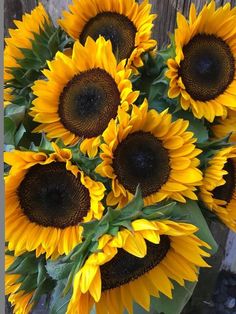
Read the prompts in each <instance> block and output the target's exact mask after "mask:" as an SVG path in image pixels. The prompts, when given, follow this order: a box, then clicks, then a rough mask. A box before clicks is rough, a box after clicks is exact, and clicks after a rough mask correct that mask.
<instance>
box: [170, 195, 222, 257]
mask: <svg viewBox="0 0 236 314" xmlns="http://www.w3.org/2000/svg"><path fill="white" fill-rule="evenodd" d="M173 213H174V215H175V217H177V218H179V219H181V218H182V219H183V220H187V222H189V223H192V224H193V225H195V226H197V227H198V228H199V230H198V231H197V232H196V235H197V236H198V237H199V238H200V239H201V240H203V241H205V242H207V243H208V244H209V245H210V246H211V250H209V252H210V253H211V254H215V253H216V251H217V249H218V245H217V243H216V241H215V239H214V238H213V236H212V234H211V231H210V229H209V227H208V225H207V222H206V220H205V218H204V216H203V214H202V212H201V209H200V208H199V206H198V203H197V202H196V201H192V200H188V201H187V203H186V204H180V203H178V204H177V205H176V206H175V208H174V211H173ZM204 250H206V251H208V250H207V249H205V248H204Z"/></svg>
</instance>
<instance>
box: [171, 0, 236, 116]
mask: <svg viewBox="0 0 236 314" xmlns="http://www.w3.org/2000/svg"><path fill="white" fill-rule="evenodd" d="M235 25H236V8H234V9H230V4H229V3H227V4H226V5H225V6H223V7H220V8H219V9H217V10H216V8H215V2H214V1H211V3H210V4H208V5H205V6H204V7H203V9H202V11H201V13H200V14H199V15H198V16H197V14H196V8H195V6H194V4H192V5H191V8H190V15H189V21H187V20H186V19H185V18H184V16H183V15H181V14H180V13H178V15H177V26H178V27H177V29H176V30H175V51H176V56H175V58H174V59H169V60H168V61H167V65H168V68H169V69H168V71H167V73H166V75H167V77H168V78H169V79H170V87H169V91H168V96H169V97H170V98H175V97H178V96H180V103H181V106H182V108H183V109H184V110H188V109H191V110H192V112H193V114H194V116H195V117H197V118H199V119H200V118H202V117H204V118H206V119H207V120H208V121H210V122H212V121H213V120H214V118H215V117H216V116H224V115H226V113H227V108H231V109H233V110H236V45H235V40H236V27H235Z"/></svg>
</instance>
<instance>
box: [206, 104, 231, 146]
mask: <svg viewBox="0 0 236 314" xmlns="http://www.w3.org/2000/svg"><path fill="white" fill-rule="evenodd" d="M211 130H212V132H213V134H214V135H215V137H216V138H223V137H226V136H227V135H229V134H230V137H229V141H230V142H232V143H236V111H233V110H231V109H229V110H228V114H227V117H225V118H220V119H218V120H217V121H216V124H214V125H213V126H212V127H211Z"/></svg>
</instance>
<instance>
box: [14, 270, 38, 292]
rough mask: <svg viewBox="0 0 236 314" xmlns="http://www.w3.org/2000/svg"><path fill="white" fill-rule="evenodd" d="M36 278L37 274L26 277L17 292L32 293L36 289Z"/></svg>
mask: <svg viewBox="0 0 236 314" xmlns="http://www.w3.org/2000/svg"><path fill="white" fill-rule="evenodd" d="M37 276H38V275H37V274H29V275H26V276H25V277H24V280H23V281H22V282H21V285H20V287H19V288H18V289H17V292H19V291H25V292H26V293H27V292H32V291H34V290H35V289H36V288H37Z"/></svg>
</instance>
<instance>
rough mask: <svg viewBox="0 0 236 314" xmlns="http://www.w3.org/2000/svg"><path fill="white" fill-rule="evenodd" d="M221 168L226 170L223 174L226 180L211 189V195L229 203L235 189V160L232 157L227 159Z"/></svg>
mask: <svg viewBox="0 0 236 314" xmlns="http://www.w3.org/2000/svg"><path fill="white" fill-rule="evenodd" d="M223 169H224V170H226V171H227V172H228V173H227V174H225V175H224V176H223V179H224V180H225V181H226V182H225V184H224V185H220V186H218V187H217V188H215V189H214V190H213V196H214V198H217V199H220V200H223V201H226V202H227V203H229V202H230V201H231V199H232V197H233V193H234V191H235V190H236V162H234V160H233V159H228V160H227V162H226V163H225V165H224V168H223Z"/></svg>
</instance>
